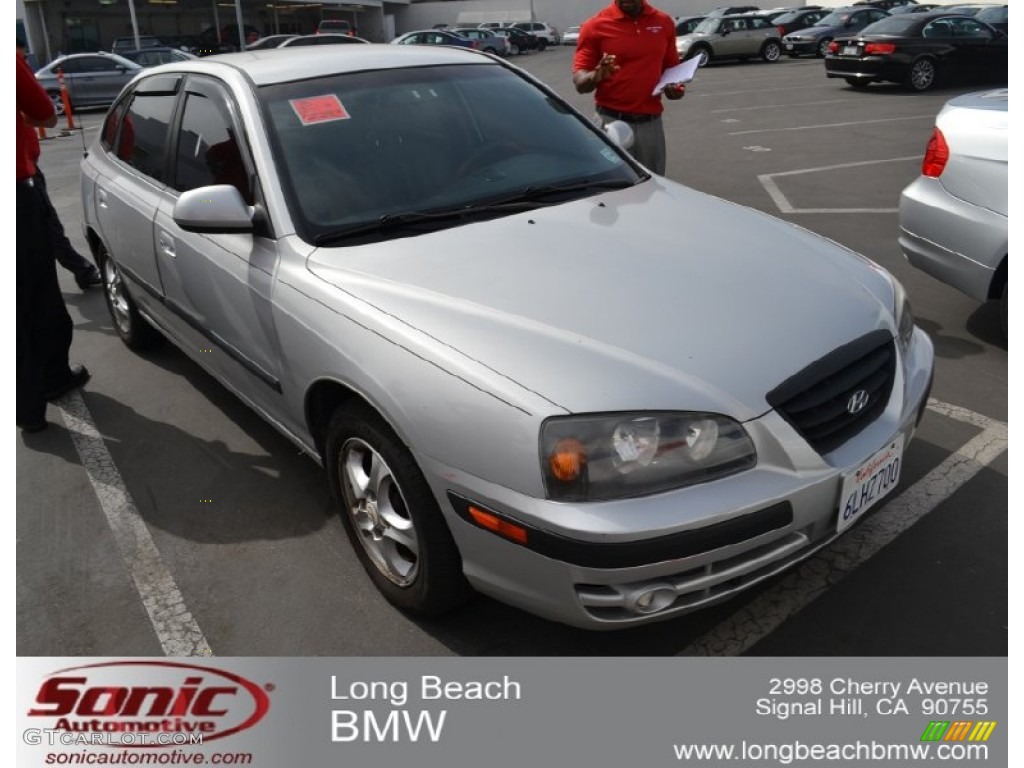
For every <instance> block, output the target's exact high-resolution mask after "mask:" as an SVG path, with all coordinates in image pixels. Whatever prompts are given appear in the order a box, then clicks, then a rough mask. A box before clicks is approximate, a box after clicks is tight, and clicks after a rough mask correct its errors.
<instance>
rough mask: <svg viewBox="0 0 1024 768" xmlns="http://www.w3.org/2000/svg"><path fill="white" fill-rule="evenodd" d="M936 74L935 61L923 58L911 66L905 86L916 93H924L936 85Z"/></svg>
mask: <svg viewBox="0 0 1024 768" xmlns="http://www.w3.org/2000/svg"><path fill="white" fill-rule="evenodd" d="M936 74H937V73H936V70H935V60H934V59H930V58H928V57H927V56H922V57H921V58H919V59H917V60H916V61H914V63H913V64H911V65H910V72H909V73H908V74H907V79H906V80H905V81H904V85H906V86H907V88H909V89H910V90H912V91H914V92H916V93H922V92H924V91H927V90H928V89H930V88H931V87H932V86H933V85H935V76H936Z"/></svg>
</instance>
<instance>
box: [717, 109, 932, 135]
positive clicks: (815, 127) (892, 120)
mask: <svg viewBox="0 0 1024 768" xmlns="http://www.w3.org/2000/svg"><path fill="white" fill-rule="evenodd" d="M901 120H931V121H934V120H935V114H934V113H932V114H929V115H911V116H910V117H884V118H880V119H878V120H854V121H851V122H848V123H821V124H818V125H792V126H787V127H785V128H751V129H750V130H749V131H734V132H733V133H730V134H729V135H730V136H746V135H747V134H750V133H777V132H778V131H817V130H820V129H822V128H830V129H831V128H846V127H849V126H851V125H872V124H875V123H896V122H899V121H901Z"/></svg>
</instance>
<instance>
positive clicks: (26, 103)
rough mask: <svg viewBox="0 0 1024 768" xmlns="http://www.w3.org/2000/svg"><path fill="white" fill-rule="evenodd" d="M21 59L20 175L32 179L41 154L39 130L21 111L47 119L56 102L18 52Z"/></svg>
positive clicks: (19, 79)
mask: <svg viewBox="0 0 1024 768" xmlns="http://www.w3.org/2000/svg"><path fill="white" fill-rule="evenodd" d="M15 56H16V57H17V59H18V76H17V80H16V89H17V92H16V98H17V108H16V115H15V117H16V118H17V121H18V127H17V132H18V133H17V140H18V141H17V144H18V150H17V178H18V181H21V180H22V179H31V178H32V177H33V176H35V175H36V159H37V158H38V157H39V139H38V138H37V137H36V129H35V128H33V127H32V126H30V125H28V124H26V123H25V121H24V120H23V119H22V117H21V113H22V112H24V113H25V114H26V115H28V116H29V117H31V118H32V119H33V120H46V119H48V118H49V117H51V116H52V115H53V111H54V110H53V102H52V101H50V97H49V96H47V95H46V91H44V90H43V88H42V86H41V85H39V81H38V80H36V76H35V75H33V74H32V70H31V69H29V66H28V64H27V63H26V62H25V60H24V59H23V58H21V55H20V54H15Z"/></svg>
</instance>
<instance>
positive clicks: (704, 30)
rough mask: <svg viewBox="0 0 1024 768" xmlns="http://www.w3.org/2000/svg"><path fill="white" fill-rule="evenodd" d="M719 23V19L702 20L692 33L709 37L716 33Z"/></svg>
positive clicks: (720, 21)
mask: <svg viewBox="0 0 1024 768" xmlns="http://www.w3.org/2000/svg"><path fill="white" fill-rule="evenodd" d="M721 23H722V20H721V19H704V21H702V22H701V23H700V24H698V25H697V26H696V27H695V28H694V30H693V31H694V32H695V33H700V34H702V35H710V34H713V33H715V32H717V31H718V27H719V26H720V25H721Z"/></svg>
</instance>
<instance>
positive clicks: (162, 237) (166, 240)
mask: <svg viewBox="0 0 1024 768" xmlns="http://www.w3.org/2000/svg"><path fill="white" fill-rule="evenodd" d="M157 245H158V247H159V248H160V250H161V252H163V253H165V254H166V255H168V256H170V257H171V258H172V259H173V258H176V257H177V255H178V254H177V253H175V252H174V238H173V237H171V236H170V235H169V234H168V233H167V232H161V233H160V234H159V235H157Z"/></svg>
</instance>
